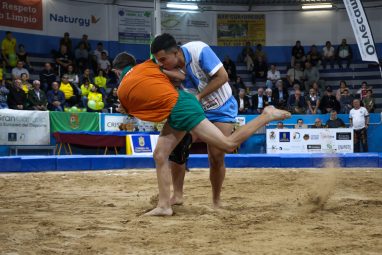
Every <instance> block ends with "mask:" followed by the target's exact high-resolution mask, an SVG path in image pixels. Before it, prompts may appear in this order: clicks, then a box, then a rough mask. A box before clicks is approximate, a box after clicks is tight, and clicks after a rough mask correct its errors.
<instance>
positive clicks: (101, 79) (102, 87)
mask: <svg viewBox="0 0 382 255" xmlns="http://www.w3.org/2000/svg"><path fill="white" fill-rule="evenodd" d="M106 83H107V79H106V77H105V73H104V71H103V70H102V69H100V70H98V74H97V76H96V77H94V85H97V86H98V87H99V92H101V93H102V96H103V97H104V98H105V97H106Z"/></svg>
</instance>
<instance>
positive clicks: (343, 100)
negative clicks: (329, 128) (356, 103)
mask: <svg viewBox="0 0 382 255" xmlns="http://www.w3.org/2000/svg"><path fill="white" fill-rule="evenodd" d="M353 99H354V98H353V96H352V95H351V94H350V91H349V90H348V89H347V88H346V89H345V90H344V91H343V93H342V94H341V96H340V101H339V102H340V113H344V114H349V112H350V110H351V109H352V108H353V106H352V103H353Z"/></svg>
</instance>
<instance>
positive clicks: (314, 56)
mask: <svg viewBox="0 0 382 255" xmlns="http://www.w3.org/2000/svg"><path fill="white" fill-rule="evenodd" d="M306 59H307V61H309V62H310V63H311V64H312V66H316V67H317V68H318V67H319V66H320V65H321V59H322V57H321V53H320V52H319V51H318V50H317V47H316V45H312V47H310V51H309V52H308V54H307V57H306Z"/></svg>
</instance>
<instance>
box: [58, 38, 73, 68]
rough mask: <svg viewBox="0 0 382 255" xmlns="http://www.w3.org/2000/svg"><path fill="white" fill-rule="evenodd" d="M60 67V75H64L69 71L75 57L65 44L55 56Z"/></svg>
mask: <svg viewBox="0 0 382 255" xmlns="http://www.w3.org/2000/svg"><path fill="white" fill-rule="evenodd" d="M55 59H56V64H57V67H58V75H59V76H60V75H62V74H64V73H66V72H67V71H68V66H69V65H71V64H73V58H72V55H71V54H70V52H69V51H68V48H67V46H66V45H65V44H62V45H61V46H60V51H59V52H58V53H57V54H56V56H55Z"/></svg>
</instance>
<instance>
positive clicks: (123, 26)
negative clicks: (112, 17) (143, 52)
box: [118, 7, 153, 44]
mask: <svg viewBox="0 0 382 255" xmlns="http://www.w3.org/2000/svg"><path fill="white" fill-rule="evenodd" d="M152 20H153V12H152V11H141V10H132V9H128V8H126V7H119V8H118V40H119V42H120V43H138V44H139V43H142V44H149V43H150V40H151V34H152V23H153V21H152Z"/></svg>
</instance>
